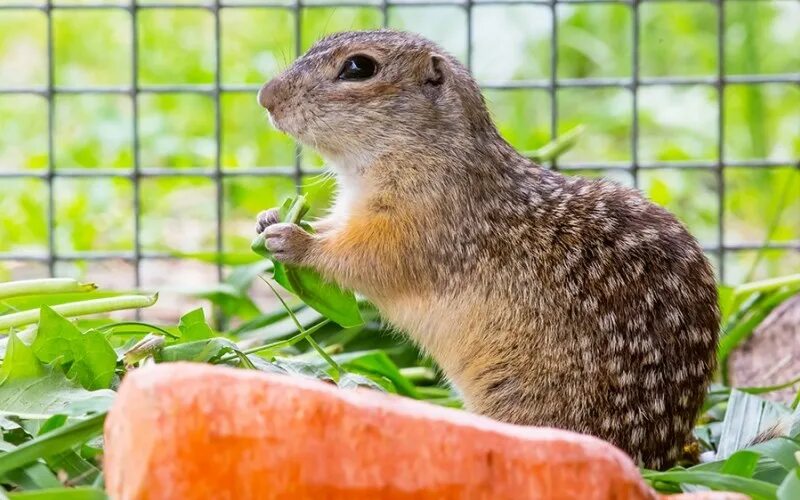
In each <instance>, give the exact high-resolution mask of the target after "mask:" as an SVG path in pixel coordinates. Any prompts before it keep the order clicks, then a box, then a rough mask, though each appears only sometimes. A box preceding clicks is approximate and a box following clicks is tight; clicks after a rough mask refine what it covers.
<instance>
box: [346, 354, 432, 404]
mask: <svg viewBox="0 0 800 500" xmlns="http://www.w3.org/2000/svg"><path fill="white" fill-rule="evenodd" d="M333 359H334V360H335V361H336V362H337V363H339V364H340V365H341V366H342V368H344V369H345V370H348V371H349V370H353V371H356V372H359V373H366V374H371V375H378V376H381V377H385V378H386V379H388V380H390V381H391V382H392V384H394V386H395V387H396V388H397V392H398V393H399V394H402V395H404V396H409V397H412V398H415V399H419V397H420V396H419V394H418V393H417V389H416V387H414V384H412V383H411V382H409V380H408V379H407V378H405V377H404V376H403V374H402V373H400V369H399V368H398V367H397V365H396V364H394V362H393V361H392V360H391V359H390V358H389V356H388V355H387V354H386V353H385V352H383V351H366V352H364V351H362V352H354V353H346V354H339V355H337V356H334V357H333Z"/></svg>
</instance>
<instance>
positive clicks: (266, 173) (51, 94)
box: [0, 0, 800, 287]
mask: <svg viewBox="0 0 800 500" xmlns="http://www.w3.org/2000/svg"><path fill="white" fill-rule="evenodd" d="M665 1H670V0H382V1H369V0H352V1H351V0H336V1H325V0H309V1H301V0H284V1H281V0H275V1H261V0H256V1H253V2H232V1H227V0H213V2H210V3H209V2H202V3H193V4H187V3H175V4H171V3H159V4H141V3H137V2H135V1H134V2H133V3H120V4H107V3H81V4H62V3H54V2H53V0H46V3H44V4H30V3H27V4H3V5H0V14H1V13H2V11H4V10H22V11H25V10H28V11H30V10H40V11H43V12H44V13H45V14H46V16H47V58H48V62H47V65H48V72H47V85H46V86H45V87H40V88H36V87H25V88H0V95H3V94H6V95H39V96H43V97H45V98H46V99H47V110H48V119H47V127H48V134H47V151H48V165H47V169H46V170H44V171H41V172H39V171H0V179H2V178H41V179H44V180H46V182H47V192H48V204H47V227H48V251H47V254H46V255H30V254H15V253H0V262H1V261H10V260H16V261H34V262H45V263H47V265H48V268H49V273H50V275H53V274H54V272H55V265H56V263H57V262H59V261H98V260H108V259H123V260H125V261H128V262H131V263H132V264H133V267H134V282H135V285H136V286H137V287H138V286H140V284H141V262H142V260H143V259H174V258H180V257H176V256H172V255H169V254H164V253H150V252H143V251H142V247H141V241H140V233H141V231H140V229H141V195H140V180H141V179H143V178H148V177H192V178H197V177H205V178H210V179H213V180H214V183H215V185H216V252H217V254H218V258H217V263H216V269H217V277H218V279H220V280H221V279H222V278H223V271H224V265H223V253H224V251H225V248H224V246H223V228H224V220H223V202H224V199H223V197H224V189H223V182H224V179H226V178H229V177H236V176H249V177H274V176H278V177H289V178H292V179H293V180H294V181H295V184H297V185H298V186H299V185H300V181H301V178H302V176H304V175H306V174H317V173H319V172H318V171H316V170H309V169H303V168H301V165H300V155H299V152H300V151H299V146H296V150H297V151H296V152H297V153H298V154H297V155H295V157H296V160H295V162H294V165H291V166H283V167H266V168H261V167H258V166H254V167H251V168H237V169H236V170H223V168H222V164H221V143H222V137H221V127H222V124H221V106H220V96H221V95H222V94H223V93H243V92H244V93H253V94H254V93H255V92H256V91H257V90H258V87H259V86H258V85H223V84H222V83H221V81H220V75H221V71H220V66H221V59H220V11H221V10H222V9H236V8H247V9H253V8H270V9H287V10H289V11H291V12H292V13H293V19H294V26H293V30H294V40H295V46H294V52H295V55H296V56H299V55H300V54H301V46H302V45H301V44H302V40H301V28H302V13H303V11H304V10H305V9H314V8H333V7H362V8H375V9H378V10H379V11H380V12H381V15H382V19H383V25H384V26H387V25H388V24H389V16H390V10H389V7H392V6H457V7H460V8H462V9H464V11H465V13H466V35H467V47H466V64H467V66H469V67H471V66H472V60H473V50H472V46H473V6H475V5H541V6H547V7H549V10H550V13H551V22H552V25H551V26H552V29H551V35H550V78H549V79H548V80H546V81H513V82H486V83H484V84H483V85H482V87H483V88H484V89H543V90H546V91H547V92H548V94H549V99H550V109H551V113H550V135H551V137H553V138H554V137H556V135H557V131H558V103H557V100H556V97H557V91H558V90H559V89H564V88H621V89H626V90H628V91H630V93H631V99H632V112H633V115H632V126H631V161H630V162H598V163H588V162H584V163H570V164H569V165H563V166H560V165H558V164H557V163H556V162H552V164H551V165H550V167H551V168H557V169H560V170H585V169H592V170H601V171H608V172H611V171H624V172H630V173H631V174H632V176H633V179H634V184H635V185H638V182H639V172H640V171H642V170H647V169H663V168H669V169H699V170H708V171H713V172H715V174H716V183H717V192H718V197H717V209H718V226H717V245H714V246H711V247H708V248H706V250H707V251H708V252H711V253H713V254H715V255H716V256H717V257H718V271H719V276H720V278H721V279H722V280H724V279H725V254H726V252H730V251H740V250H753V249H761V248H769V249H781V250H795V251H797V252H799V253H800V241H795V242H790V243H770V244H767V245H766V246H765V245H756V244H739V245H726V244H725V238H724V236H725V224H724V217H723V214H724V204H725V183H724V172H725V169H727V168H737V167H747V168H770V167H784V166H787V165H788V166H793V167H794V168H797V169H800V159H797V158H795V159H786V160H780V161H774V160H747V161H732V160H727V159H726V155H725V147H724V137H725V135H724V94H725V88H726V86H727V85H730V84H764V83H787V84H795V85H800V73H790V74H777V75H726V74H725V66H724V65H725V3H726V1H727V2H733V1H737V2H759V1H761V2H767V1H770V0H694V1H697V2H702V3H711V4H714V5H715V6H716V8H717V12H718V16H717V27H716V28H717V61H718V62H717V72H716V75H715V76H712V77H688V78H685V77H658V78H646V77H642V76H640V74H639V73H640V72H639V62H640V61H639V48H640V44H639V39H640V29H641V23H640V17H639V11H640V9H639V7H640V5H641V4H642V3H650V2H665ZM683 1H686V0H683ZM559 4H622V5H627V6H628V7H629V8H630V9H631V13H632V24H633V33H632V37H633V38H632V44H631V46H632V51H631V68H632V75H631V77H629V78H585V79H564V78H558V77H557V73H558V9H557V7H558V5H559ZM59 9H82V10H87V9H91V10H120V9H121V10H124V11H127V12H129V13H130V22H131V28H132V41H131V47H132V49H131V50H132V57H131V75H132V77H131V84H130V86H122V87H118V86H114V87H91V88H88V87H87V88H83V87H63V86H58V87H57V86H55V85H54V57H53V49H54V47H53V45H54V38H53V11H55V10H59ZM147 9H206V10H209V11H210V12H211V13H212V14H213V16H214V39H215V45H214V53H215V54H214V55H215V59H214V61H215V62H214V81H213V84H211V85H162V86H152V85H148V86H146V87H141V86H139V84H138V70H139V68H138V53H137V52H138V22H137V16H138V13H139V12H140V11H141V10H147ZM655 85H669V86H690V85H705V86H712V87H714V88H715V89H716V91H717V97H718V99H717V103H718V104H717V105H718V116H717V132H718V135H717V137H718V145H717V158H716V160H714V161H679V162H642V161H640V160H639V123H638V106H639V105H638V90H639V88H641V87H647V86H655ZM160 93H185V94H201V95H207V96H211V97H212V98H213V101H214V138H215V142H216V155H215V161H214V166H213V167H212V168H194V169H191V171H188V172H187V171H185V170H178V169H171V168H145V167H143V166H142V165H141V160H140V148H139V127H138V125H139V109H138V96H139V95H144V94H160ZM59 94H119V95H128V96H130V97H131V100H132V106H133V108H132V110H133V115H132V116H133V124H132V125H133V155H134V156H133V168H132V170H131V171H128V172H124V171H119V170H117V169H104V168H97V169H81V168H73V169H65V168H58V169H56V168H55V167H56V166H55V161H54V154H53V153H54V144H53V135H54V134H53V130H54V123H55V119H54V105H53V102H54V98H55V96H56V95H59ZM57 177H63V178H68V177H73V178H74V177H92V178H127V179H129V180H131V182H132V185H133V207H132V208H133V217H134V244H133V251H131V252H74V253H69V254H66V253H58V252H56V248H55V241H54V233H55V231H54V227H55V222H56V217H55V210H54V207H55V203H54V188H53V180H54V179H55V178H57Z"/></svg>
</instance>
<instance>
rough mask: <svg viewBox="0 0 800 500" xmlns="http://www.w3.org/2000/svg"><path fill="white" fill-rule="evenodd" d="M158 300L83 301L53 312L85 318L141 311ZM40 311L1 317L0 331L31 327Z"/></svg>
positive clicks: (57, 307)
mask: <svg viewBox="0 0 800 500" xmlns="http://www.w3.org/2000/svg"><path fill="white" fill-rule="evenodd" d="M157 300H158V294H155V295H151V296H147V295H120V296H119V297H109V298H104V299H94V300H83V301H80V302H68V303H66V304H57V305H55V306H52V307H53V310H54V311H55V312H57V313H58V314H60V315H62V316H66V317H73V316H83V315H86V314H97V313H105V312H111V311H120V310H123V309H139V308H142V307H150V306H152V305H153V304H155V303H156V301H157ZM39 312H40V309H28V310H26V311H20V312H18V313H13V314H6V315H4V316H0V331H3V330H6V329H8V328H14V327H18V326H23V325H30V324H31V323H36V322H37V321H39Z"/></svg>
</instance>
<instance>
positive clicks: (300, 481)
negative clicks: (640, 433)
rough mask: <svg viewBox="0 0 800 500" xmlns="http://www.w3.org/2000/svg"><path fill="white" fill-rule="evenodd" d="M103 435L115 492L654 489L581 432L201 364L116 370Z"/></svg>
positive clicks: (521, 493) (495, 493) (340, 494)
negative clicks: (118, 375)
mask: <svg viewBox="0 0 800 500" xmlns="http://www.w3.org/2000/svg"><path fill="white" fill-rule="evenodd" d="M105 441H106V452H105V460H104V466H105V477H106V484H107V488H108V492H109V494H110V496H111V497H112V498H115V499H117V500H130V499H200V498H215V499H224V498H230V499H265V498H287V499H289V498H291V499H301V500H302V499H320V498H325V499H378V498H380V499H406V498H407V499H414V500H423V499H437V500H440V499H493V500H494V499H515V500H520V499H527V498H564V499H572V498H580V499H593V498H596V499H601V498H603V499H606V498H616V499H623V498H624V499H632V500H637V499H655V498H657V495H656V494H655V492H653V491H652V490H651V489H650V488H649V487H647V486H646V485H645V484H644V483H643V482H642V480H641V479H640V476H639V473H638V471H637V469H636V467H635V466H634V464H633V463H632V462H631V460H630V459H629V458H628V457H627V456H626V455H625V454H624V453H623V452H622V451H620V450H618V449H617V448H615V447H613V446H612V445H610V444H608V443H606V442H604V441H601V440H599V439H596V438H593V437H590V436H584V435H580V434H576V433H572V432H566V431H561V430H555V429H547V428H536V427H522V426H515V425H510V424H503V423H499V422H495V421H493V420H490V419H488V418H484V417H480V416H476V415H471V414H469V413H466V412H461V411H457V410H450V409H445V408H439V407H436V406H433V405H429V404H425V403H420V402H416V401H412V400H409V399H405V398H400V397H396V396H389V395H384V394H380V393H376V392H372V391H368V390H341V389H337V388H335V387H333V386H331V385H328V384H325V383H322V382H316V381H313V380H306V379H299V378H292V377H288V376H282V375H272V374H265V373H260V372H256V371H250V370H237V369H232V368H225V367H218V366H210V365H204V364H192V363H166V364H161V365H155V366H150V367H147V368H142V369H139V370H136V371H135V372H133V373H131V374H129V375H128V376H127V377H126V378H125V380H124V381H123V383H122V386H121V387H120V390H119V396H118V398H117V401H116V402H115V404H114V407H113V408H112V410H111V412H110V414H109V416H108V419H107V420H106V428H105Z"/></svg>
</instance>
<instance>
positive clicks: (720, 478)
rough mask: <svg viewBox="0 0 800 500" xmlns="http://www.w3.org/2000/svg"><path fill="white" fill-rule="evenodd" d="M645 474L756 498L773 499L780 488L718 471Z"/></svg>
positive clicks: (649, 477)
mask: <svg viewBox="0 0 800 500" xmlns="http://www.w3.org/2000/svg"><path fill="white" fill-rule="evenodd" d="M643 476H644V478H645V479H646V480H648V481H651V482H652V481H663V482H668V483H677V484H684V483H687V484H696V485H700V486H706V487H708V488H711V489H712V490H717V491H734V492H737V493H744V494H745V495H750V496H751V497H752V498H754V499H756V500H772V499H774V498H775V495H776V493H777V490H778V487H777V486H775V485H774V484H770V483H767V482H764V481H759V480H757V479H750V478H746V477H740V476H734V475H730V474H722V473H718V472H707V471H693V470H670V471H666V472H646V473H644V474H643Z"/></svg>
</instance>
